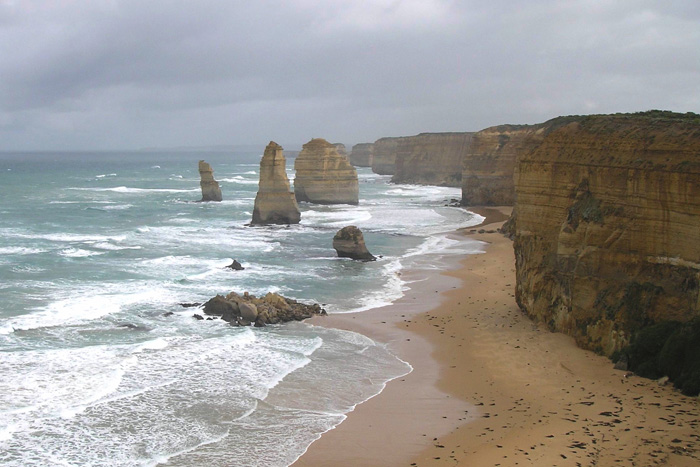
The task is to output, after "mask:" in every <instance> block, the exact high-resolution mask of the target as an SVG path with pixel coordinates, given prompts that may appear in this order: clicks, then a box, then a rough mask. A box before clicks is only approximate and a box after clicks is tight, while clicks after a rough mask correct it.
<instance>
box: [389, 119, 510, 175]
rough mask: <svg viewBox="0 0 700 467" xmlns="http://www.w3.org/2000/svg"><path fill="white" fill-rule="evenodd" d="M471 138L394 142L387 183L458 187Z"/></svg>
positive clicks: (450, 136) (424, 135) (452, 136)
mask: <svg viewBox="0 0 700 467" xmlns="http://www.w3.org/2000/svg"><path fill="white" fill-rule="evenodd" d="M472 135H474V133H468V132H464V133H421V134H419V135H416V136H407V137H403V138H400V139H398V142H397V146H396V158H395V162H394V164H395V168H394V176H393V177H392V178H391V181H392V182H394V183H414V184H418V185H439V186H455V187H458V186H461V183H462V161H463V159H464V157H465V155H466V154H467V152H468V151H469V147H470V143H471V140H472ZM511 174H512V172H511ZM511 178H512V177H511Z"/></svg>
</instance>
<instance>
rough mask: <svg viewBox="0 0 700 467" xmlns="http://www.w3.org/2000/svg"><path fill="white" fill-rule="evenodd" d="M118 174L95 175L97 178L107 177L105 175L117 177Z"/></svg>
mask: <svg viewBox="0 0 700 467" xmlns="http://www.w3.org/2000/svg"><path fill="white" fill-rule="evenodd" d="M116 176H117V174H114V173H112V174H101V175H95V178H105V177H116Z"/></svg>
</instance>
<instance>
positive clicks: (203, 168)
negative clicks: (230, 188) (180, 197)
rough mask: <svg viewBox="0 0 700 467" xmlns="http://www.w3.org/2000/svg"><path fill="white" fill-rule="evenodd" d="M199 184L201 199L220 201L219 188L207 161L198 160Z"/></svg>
mask: <svg viewBox="0 0 700 467" xmlns="http://www.w3.org/2000/svg"><path fill="white" fill-rule="evenodd" d="M199 186H200V187H201V188H202V201H221V200H222V199H223V198H222V196H221V188H220V187H219V183H218V182H217V181H216V180H214V171H213V170H212V169H211V165H209V164H208V163H207V162H204V161H199Z"/></svg>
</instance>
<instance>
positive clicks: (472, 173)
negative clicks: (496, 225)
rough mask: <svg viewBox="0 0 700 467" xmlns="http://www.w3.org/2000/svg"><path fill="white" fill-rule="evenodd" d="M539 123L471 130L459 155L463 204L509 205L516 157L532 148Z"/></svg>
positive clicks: (513, 185)
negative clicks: (468, 142) (461, 155)
mask: <svg viewBox="0 0 700 467" xmlns="http://www.w3.org/2000/svg"><path fill="white" fill-rule="evenodd" d="M539 128H540V126H538V125H499V126H494V127H491V128H486V129H485V130H481V131H479V132H477V133H475V134H474V137H473V138H472V140H471V144H470V145H469V149H468V150H467V151H466V152H465V154H464V158H463V159H462V205H464V206H512V205H513V204H514V203H515V183H514V181H513V174H514V172H515V163H516V157H517V156H518V155H519V154H524V153H526V152H527V151H528V150H529V149H532V146H533V144H536V140H534V139H533V138H530V136H531V135H532V134H533V133H535V132H536V131H537V130H538V129H539Z"/></svg>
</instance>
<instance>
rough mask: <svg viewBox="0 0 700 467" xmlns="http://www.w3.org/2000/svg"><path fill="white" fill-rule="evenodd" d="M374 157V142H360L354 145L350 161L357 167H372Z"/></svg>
mask: <svg viewBox="0 0 700 467" xmlns="http://www.w3.org/2000/svg"><path fill="white" fill-rule="evenodd" d="M373 159H374V144H373V143H360V144H356V145H354V146H353V147H352V151H351V152H350V163H351V164H352V165H354V166H355V167H372V161H373Z"/></svg>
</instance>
